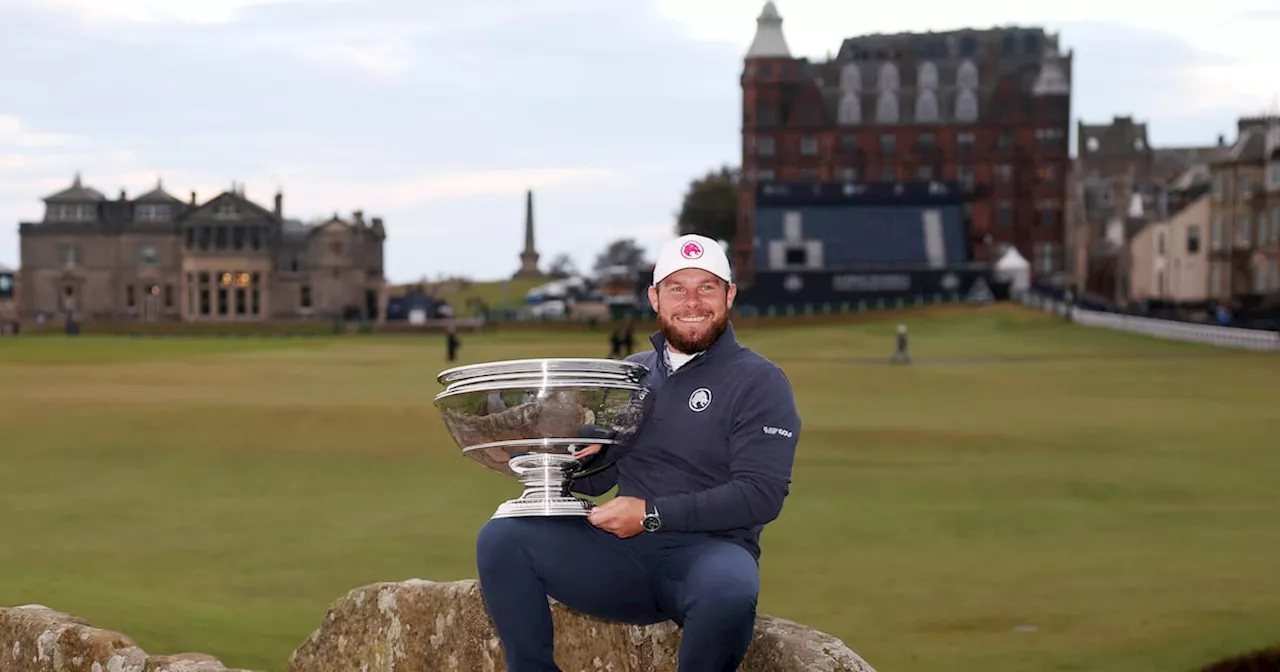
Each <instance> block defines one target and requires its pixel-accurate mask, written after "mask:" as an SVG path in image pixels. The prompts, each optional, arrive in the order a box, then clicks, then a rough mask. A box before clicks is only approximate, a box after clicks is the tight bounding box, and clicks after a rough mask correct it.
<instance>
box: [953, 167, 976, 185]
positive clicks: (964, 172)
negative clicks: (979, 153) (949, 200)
mask: <svg viewBox="0 0 1280 672" xmlns="http://www.w3.org/2000/svg"><path fill="white" fill-rule="evenodd" d="M956 182H958V183H959V184H960V187H961V188H963V189H966V190H969V189H973V167H972V166H956Z"/></svg>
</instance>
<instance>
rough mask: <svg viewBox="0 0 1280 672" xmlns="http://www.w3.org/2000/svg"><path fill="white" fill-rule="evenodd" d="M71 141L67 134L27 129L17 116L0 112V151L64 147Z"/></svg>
mask: <svg viewBox="0 0 1280 672" xmlns="http://www.w3.org/2000/svg"><path fill="white" fill-rule="evenodd" d="M72 141H73V139H72V137H71V136H69V135H62V134H59V133H41V132H36V131H32V130H29V129H27V128H26V127H25V126H24V125H23V123H22V120H20V119H18V118H17V117H15V116H12V115H6V114H0V152H6V151H12V150H13V149H14V148H23V149H28V148H45V147H65V146H66V145H69V144H71V143H72Z"/></svg>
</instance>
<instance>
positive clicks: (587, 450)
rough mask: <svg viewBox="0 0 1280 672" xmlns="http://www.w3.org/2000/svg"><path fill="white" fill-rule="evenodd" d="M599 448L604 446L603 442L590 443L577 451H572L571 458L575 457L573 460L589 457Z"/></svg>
mask: <svg viewBox="0 0 1280 672" xmlns="http://www.w3.org/2000/svg"><path fill="white" fill-rule="evenodd" d="M601 448H604V444H603V443H593V444H591V445H589V446H587V447H586V448H583V449H582V450H579V451H578V452H576V453H574V454H573V459H575V460H583V459H586V458H588V457H591V456H592V455H595V454H596V453H598V452H600V449H601Z"/></svg>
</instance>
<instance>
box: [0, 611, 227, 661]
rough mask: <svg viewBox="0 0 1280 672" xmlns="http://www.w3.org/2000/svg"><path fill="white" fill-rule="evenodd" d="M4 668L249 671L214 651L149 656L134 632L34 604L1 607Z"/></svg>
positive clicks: (0, 642)
mask: <svg viewBox="0 0 1280 672" xmlns="http://www.w3.org/2000/svg"><path fill="white" fill-rule="evenodd" d="M0 670H4V672H244V671H243V670H239V671H236V670H227V668H226V667H224V666H223V665H222V663H220V662H219V661H218V659H216V658H213V657H212V656H205V655H201V654H179V655H175V656H149V655H147V652H146V651H143V650H142V649H141V648H139V647H138V645H137V644H136V643H135V642H134V641H133V640H132V639H130V638H129V637H126V636H125V635H122V634H120V633H118V632H111V631H109V630H100V629H98V628H95V627H92V626H90V625H89V623H88V622H86V621H85V620H84V619H81V618H77V617H75V616H70V615H68V614H64V613H61V612H57V611H54V610H52V609H49V608H48V607H44V606H41V605H37V604H33V605H26V606H22V607H13V608H3V607H0Z"/></svg>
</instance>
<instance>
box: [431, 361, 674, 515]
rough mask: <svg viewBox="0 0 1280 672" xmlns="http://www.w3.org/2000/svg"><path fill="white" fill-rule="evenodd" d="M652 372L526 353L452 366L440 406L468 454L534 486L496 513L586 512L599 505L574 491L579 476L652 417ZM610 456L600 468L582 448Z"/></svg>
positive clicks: (613, 457)
mask: <svg viewBox="0 0 1280 672" xmlns="http://www.w3.org/2000/svg"><path fill="white" fill-rule="evenodd" d="M648 374H649V369H648V368H647V367H645V366H644V365H642V364H637V363H635V362H628V361H620V360H613V359H572V358H561V359H518V360H506V361H497V362H486V363H483V364H470V365H467V366H459V367H456V368H452V369H448V370H445V371H442V372H441V373H440V374H439V375H438V376H437V377H436V379H437V380H438V381H439V382H440V383H441V384H442V385H444V386H445V389H444V391H442V392H440V394H438V395H436V399H435V404H436V408H437V409H439V411H440V413H441V415H442V416H443V418H444V424H445V427H447V428H448V430H449V435H450V436H452V437H453V440H454V441H455V442H456V443H457V444H458V446H459V447H460V448H462V454H463V455H465V456H467V457H470V458H471V459H473V460H475V461H477V462H479V463H480V464H482V465H484V466H485V467H487V468H489V469H491V470H493V471H496V472H498V473H500V474H504V475H507V476H511V477H513V478H516V479H518V480H519V481H520V483H521V484H523V485H524V493H523V494H521V495H520V497H518V498H516V499H512V500H509V501H507V502H504V503H503V504H502V505H501V506H499V507H498V510H497V512H496V513H494V514H493V517H494V518H510V517H516V516H585V515H587V514H588V513H590V511H591V509H592V507H594V506H595V504H594V502H592V501H590V500H588V499H584V498H581V497H578V496H576V495H574V494H572V493H571V492H569V488H570V485H571V483H572V480H573V479H574V478H581V477H583V476H585V475H587V474H589V473H596V472H598V471H600V470H601V469H602V468H603V467H604V466H607V465H609V464H612V463H614V462H616V461H617V458H618V457H619V454H618V453H619V451H621V450H624V449H625V446H626V445H627V444H628V443H629V442H630V441H631V439H633V438H634V437H635V434H636V432H638V431H639V430H640V425H641V423H642V422H643V420H644V414H645V400H646V399H647V398H648V394H649V390H648V388H646V387H645V386H644V384H643V383H644V379H645V378H646V377H647V376H648ZM594 443H600V444H604V446H605V447H606V448H608V449H609V450H608V456H607V460H606V462H604V463H600V464H596V463H595V462H596V461H595V460H593V461H592V463H591V464H590V465H589V466H590V471H582V467H583V466H584V465H583V464H582V463H580V462H579V461H578V460H577V459H575V458H574V457H573V453H575V452H577V451H578V450H580V449H582V448H584V447H586V446H588V445H591V444H594Z"/></svg>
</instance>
